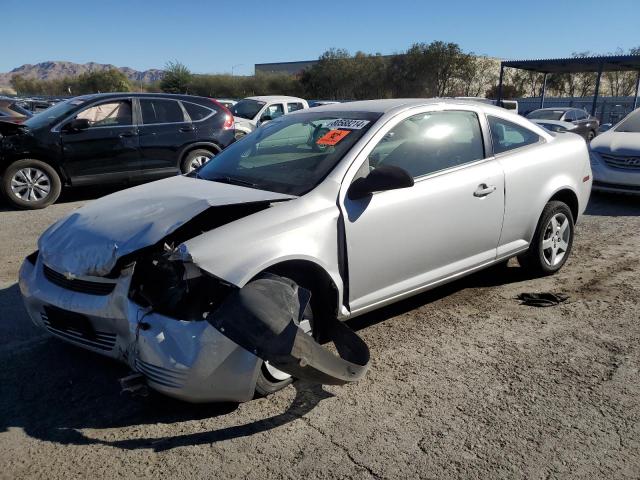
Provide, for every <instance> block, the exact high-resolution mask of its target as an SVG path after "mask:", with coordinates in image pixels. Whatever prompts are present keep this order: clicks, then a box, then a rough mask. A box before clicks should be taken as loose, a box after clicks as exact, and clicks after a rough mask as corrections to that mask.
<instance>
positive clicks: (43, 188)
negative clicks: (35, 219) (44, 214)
mask: <svg viewBox="0 0 640 480" xmlns="http://www.w3.org/2000/svg"><path fill="white" fill-rule="evenodd" d="M11 192H12V193H13V194H14V195H15V196H16V197H17V198H19V199H21V200H23V201H25V202H38V201H40V200H42V199H44V198H46V197H48V196H49V193H50V192H51V179H50V178H49V176H48V175H47V174H46V173H45V172H44V171H42V170H40V169H39V168H34V167H25V168H21V169H20V170H18V171H17V172H16V173H15V174H14V175H13V177H12V178H11Z"/></svg>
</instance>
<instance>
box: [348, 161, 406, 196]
mask: <svg viewBox="0 0 640 480" xmlns="http://www.w3.org/2000/svg"><path fill="white" fill-rule="evenodd" d="M413 183H414V182H413V177H412V176H411V175H409V173H408V172H407V171H406V170H404V169H402V168H400V167H396V166H393V165H381V166H379V167H377V168H374V169H373V170H371V172H369V175H367V176H366V177H362V178H358V179H357V180H356V181H354V182H353V183H352V184H351V185H350V186H349V190H347V197H349V199H351V200H357V199H359V198H364V197H368V196H369V195H371V194H372V193H374V192H384V191H387V190H397V189H399V188H408V187H413Z"/></svg>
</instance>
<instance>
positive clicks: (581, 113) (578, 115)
mask: <svg viewBox="0 0 640 480" xmlns="http://www.w3.org/2000/svg"><path fill="white" fill-rule="evenodd" d="M574 112H575V119H576V120H584V119H586V118H587V112H585V111H584V110H574Z"/></svg>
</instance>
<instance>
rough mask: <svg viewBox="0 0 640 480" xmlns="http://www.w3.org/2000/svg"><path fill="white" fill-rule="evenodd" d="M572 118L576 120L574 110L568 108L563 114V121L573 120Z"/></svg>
mask: <svg viewBox="0 0 640 480" xmlns="http://www.w3.org/2000/svg"><path fill="white" fill-rule="evenodd" d="M574 120H576V111H575V110H569V111H568V112H567V113H565V114H564V121H565V122H573V121H574Z"/></svg>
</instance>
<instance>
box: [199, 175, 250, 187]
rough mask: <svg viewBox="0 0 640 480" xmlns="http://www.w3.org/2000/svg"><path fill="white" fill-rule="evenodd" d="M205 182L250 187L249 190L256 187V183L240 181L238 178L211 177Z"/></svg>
mask: <svg viewBox="0 0 640 480" xmlns="http://www.w3.org/2000/svg"><path fill="white" fill-rule="evenodd" d="M207 180H210V181H212V182H219V183H228V184H230V185H241V186H243V187H251V188H257V187H258V184H257V183H251V182H248V181H246V180H241V179H239V178H232V177H213V178H209V179H207Z"/></svg>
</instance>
